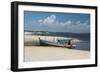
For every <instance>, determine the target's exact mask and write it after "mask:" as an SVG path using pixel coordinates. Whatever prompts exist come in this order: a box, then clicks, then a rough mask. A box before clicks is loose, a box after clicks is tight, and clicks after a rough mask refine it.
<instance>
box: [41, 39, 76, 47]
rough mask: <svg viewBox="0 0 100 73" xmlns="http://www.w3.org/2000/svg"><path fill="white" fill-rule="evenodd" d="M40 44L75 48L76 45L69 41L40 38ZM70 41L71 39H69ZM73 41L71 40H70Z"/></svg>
mask: <svg viewBox="0 0 100 73" xmlns="http://www.w3.org/2000/svg"><path fill="white" fill-rule="evenodd" d="M39 41H40V46H56V47H66V48H75V47H76V45H72V44H71V43H70V44H69V43H68V42H59V41H58V42H51V41H47V40H43V39H40V38H39ZM68 41H69V40H68ZM70 41H71V40H70Z"/></svg>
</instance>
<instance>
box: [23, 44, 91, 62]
mask: <svg viewBox="0 0 100 73" xmlns="http://www.w3.org/2000/svg"><path fill="white" fill-rule="evenodd" d="M24 51H25V53H24V61H25V62H30V61H50V60H76V59H88V58H90V53H89V51H83V50H76V49H68V48H62V47H52V46H49V47H48V46H47V47H44V46H25V50H24Z"/></svg>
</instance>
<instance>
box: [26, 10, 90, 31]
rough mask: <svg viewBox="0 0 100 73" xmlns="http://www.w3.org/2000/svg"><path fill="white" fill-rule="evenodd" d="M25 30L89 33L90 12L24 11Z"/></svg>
mask: <svg viewBox="0 0 100 73" xmlns="http://www.w3.org/2000/svg"><path fill="white" fill-rule="evenodd" d="M24 25H25V26H24V27H25V30H33V31H51V32H71V33H89V32H90V14H79V13H59V12H37V11H24Z"/></svg>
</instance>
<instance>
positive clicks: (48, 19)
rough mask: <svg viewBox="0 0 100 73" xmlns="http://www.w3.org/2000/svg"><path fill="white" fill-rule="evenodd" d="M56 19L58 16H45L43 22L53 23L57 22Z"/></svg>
mask: <svg viewBox="0 0 100 73" xmlns="http://www.w3.org/2000/svg"><path fill="white" fill-rule="evenodd" d="M55 21H56V16H55V15H51V16H48V17H47V18H45V19H44V21H43V23H44V24H52V23H55Z"/></svg>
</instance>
